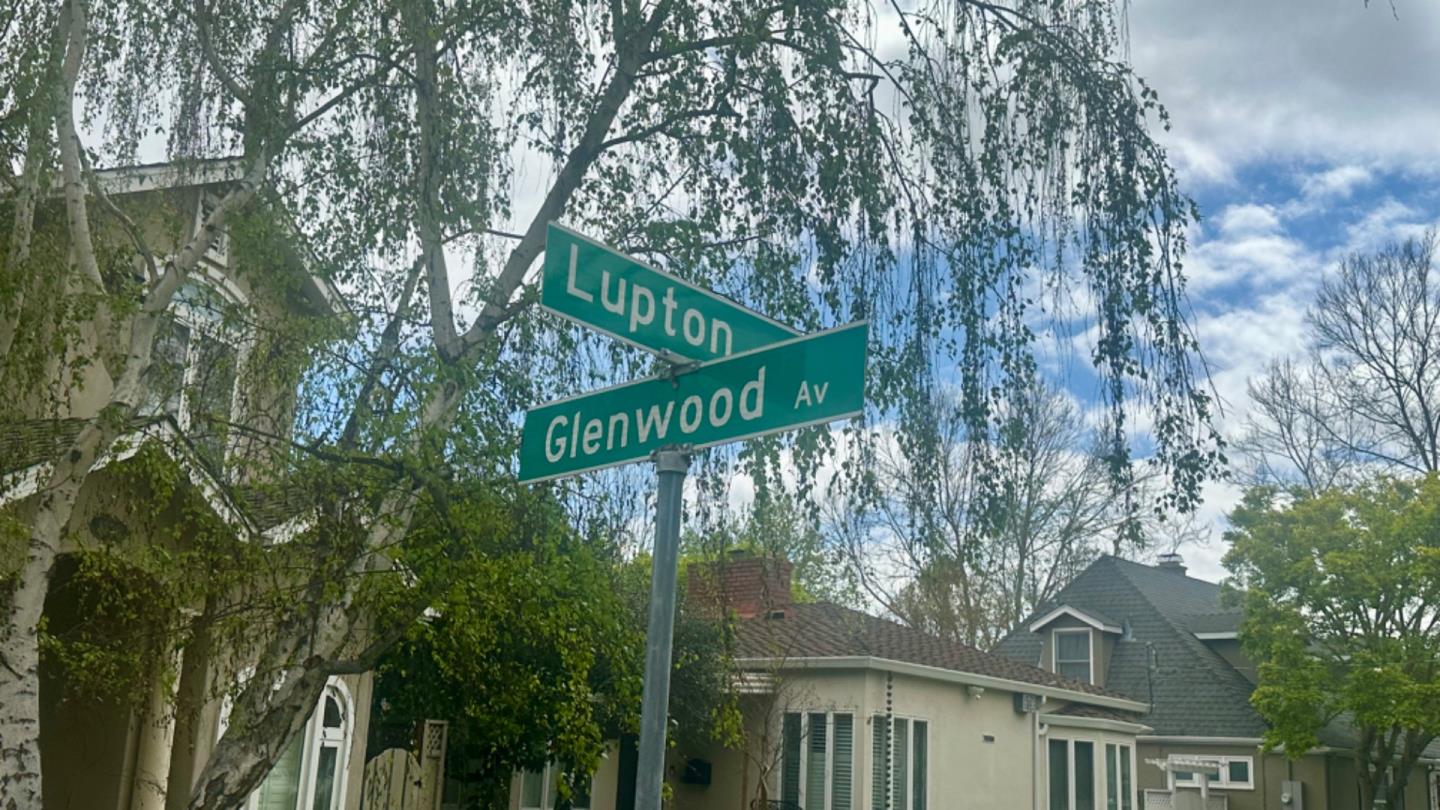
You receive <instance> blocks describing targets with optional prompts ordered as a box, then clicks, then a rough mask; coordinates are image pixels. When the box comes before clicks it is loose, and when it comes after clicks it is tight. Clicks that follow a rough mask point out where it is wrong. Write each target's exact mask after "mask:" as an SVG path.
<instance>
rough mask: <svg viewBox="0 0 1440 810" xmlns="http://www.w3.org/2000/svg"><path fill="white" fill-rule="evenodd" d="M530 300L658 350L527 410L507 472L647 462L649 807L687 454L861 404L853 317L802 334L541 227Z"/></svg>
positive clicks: (865, 331) (660, 748)
mask: <svg viewBox="0 0 1440 810" xmlns="http://www.w3.org/2000/svg"><path fill="white" fill-rule="evenodd" d="M540 302H541V305H542V306H544V307H545V308H546V309H548V310H550V311H551V312H554V313H556V314H558V315H561V316H563V317H566V318H569V319H570V320H573V321H576V322H577V323H580V324H582V325H585V326H587V327H590V328H592V329H596V330H598V331H601V332H604V333H606V334H608V335H611V336H613V337H616V338H619V339H620V340H623V341H625V342H627V343H631V344H633V345H635V346H639V347H640V348H642V349H646V350H647V351H652V352H655V353H656V354H658V355H659V356H660V357H661V358H662V359H664V360H667V361H669V362H671V363H672V364H673V365H672V366H671V368H670V370H669V372H668V373H666V374H663V375H661V376H658V377H651V378H649V379H645V380H638V381H636V382H631V383H626V384H624V385H617V386H614V387H612V388H605V389H601V390H599V391H592V392H590V393H588V394H581V395H579V396H576V397H570V398H568V399H562V400H557V401H555V402H550V403H546V404H544V405H540V406H538V407H535V408H531V409H530V410H529V411H527V412H526V414H525V427H524V431H523V434H522V436H521V441H520V481H521V482H522V483H523V482H533V481H545V480H548V479H552V478H560V477H563V476H567V475H576V474H578V473H582V472H586V471H588V470H597V469H601V468H603V467H613V466H615V465H617V464H628V463H631V462H635V461H641V460H644V459H652V460H654V462H655V470H656V474H657V478H658V479H659V491H658V493H657V498H656V503H655V556H654V563H653V569H652V573H651V577H650V623H649V628H648V631H647V635H646V654H645V685H644V691H643V694H642V697H641V711H640V751H639V761H638V763H637V766H636V785H635V788H636V807H637V810H660V793H661V789H662V787H663V784H664V778H665V723H666V710H667V708H668V706H669V702H670V651H671V643H672V635H673V632H674V623H675V577H676V566H677V555H678V546H679V542H680V506H681V498H682V494H683V490H684V486H685V475H686V472H687V471H688V469H689V467H690V453H691V452H692V451H694V450H698V449H701V448H705V447H711V446H713V445H717V444H724V443H726V442H733V441H739V440H741V439H747V438H752V437H755V436H763V435H766V434H769V433H777V432H779V431H782V430H792V429H794V428H799V427H805V426H807V425H818V424H823V423H825V422H830V421H834V420H836V419H843V418H846V417H850V416H855V415H856V414H859V413H860V412H861V410H862V409H863V408H864V402H865V400H864V393H865V351H866V347H867V345H868V340H869V328H868V326H867V325H866V324H865V323H863V322H861V323H854V324H850V325H849V326H842V327H840V328H838V329H831V330H828V331H825V332H817V333H815V334H813V335H800V334H799V333H797V332H796V331H795V330H793V329H790V328H789V327H787V326H785V325H783V324H781V323H778V322H776V321H773V320H771V319H769V318H767V317H765V316H763V315H760V314H758V313H755V312H752V311H750V310H748V309H746V308H745V307H742V306H741V305H739V304H737V303H735V302H734V301H731V300H729V299H728V298H724V297H722V296H719V295H716V294H715V293H713V292H710V291H709V290H705V289H702V288H700V287H696V286H695V285H693V284H690V283H688V282H685V281H683V280H681V279H679V278H676V277H674V276H672V275H669V274H668V273H663V272H661V271H659V270H656V269H654V268H652V267H650V266H648V265H646V264H644V263H643V262H640V261H637V260H635V259H632V258H630V257H629V256H626V255H624V254H622V253H620V252H618V251H616V250H613V249H611V248H608V247H606V246H604V245H602V244H600V243H598V242H595V241H594V240H591V239H589V238H587V237H585V236H582V235H580V234H578V233H575V232H574V231H571V230H569V229H567V228H564V227H562V226H559V225H556V224H553V223H552V224H551V225H550V230H549V233H548V241H547V243H546V246H545V266H544V273H543V276H542V281H541V291H540Z"/></svg>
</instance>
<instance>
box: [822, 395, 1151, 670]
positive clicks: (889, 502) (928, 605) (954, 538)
mask: <svg viewBox="0 0 1440 810" xmlns="http://www.w3.org/2000/svg"><path fill="white" fill-rule="evenodd" d="M961 408H962V405H961V403H960V401H959V400H958V399H956V398H951V397H940V398H937V400H936V402H935V403H934V404H933V406H932V407H931V409H930V413H931V414H932V415H933V430H934V434H933V436H934V447H935V448H936V449H935V450H934V451H933V452H930V453H927V454H925V455H924V456H922V458H924V459H926V460H927V461H928V462H929V463H928V464H924V465H922V464H920V463H917V462H916V461H915V460H913V458H912V455H913V454H912V453H911V452H908V451H907V450H906V449H905V448H904V446H903V444H901V443H900V442H897V443H895V444H894V445H892V446H890V447H886V448H882V449H881V450H879V451H878V452H877V453H876V455H875V460H874V463H873V465H872V471H873V475H874V478H873V481H872V484H871V490H870V492H871V493H873V495H872V497H871V498H869V499H866V498H864V497H854V498H850V499H847V500H839V501H834V502H832V503H831V504H830V506H829V508H828V509H827V514H828V519H827V522H826V523H827V533H828V534H829V535H830V542H831V543H833V544H835V545H836V546H838V547H840V548H842V549H845V550H846V551H847V552H848V553H847V558H848V560H849V562H850V564H851V566H852V570H853V571H854V572H855V573H856V575H857V576H858V578H859V581H860V584H861V586H862V588H863V590H864V591H865V592H866V593H867V594H868V595H869V596H870V597H871V598H873V599H875V600H877V601H878V602H880V603H881V604H882V605H884V606H885V607H886V609H888V610H889V611H890V612H891V613H893V614H895V616H897V617H898V618H900V619H901V620H903V621H905V622H906V623H907V624H910V625H912V626H914V627H917V628H921V629H924V630H926V631H928V632H931V633H935V634H937V635H940V636H943V637H945V638H953V639H956V640H959V641H964V642H966V643H968V644H972V645H977V646H980V647H989V646H990V645H992V644H994V643H995V642H997V641H999V640H1000V639H1001V638H1002V637H1004V635H1005V633H1007V632H1009V630H1010V629H1011V628H1013V627H1014V626H1016V624H1018V623H1019V622H1020V621H1021V620H1022V619H1024V618H1025V617H1026V616H1027V615H1029V614H1030V612H1031V611H1032V610H1033V609H1034V608H1035V607H1036V606H1037V605H1039V604H1041V603H1043V602H1044V601H1045V600H1046V599H1049V598H1050V597H1051V596H1052V595H1053V594H1055V593H1056V592H1057V591H1059V590H1060V589H1061V588H1062V587H1064V586H1065V585H1066V584H1067V583H1068V582H1069V581H1070V579H1071V578H1072V577H1074V576H1075V574H1077V573H1079V572H1080V570H1081V569H1083V568H1084V567H1085V566H1086V565H1089V564H1090V563H1091V562H1092V561H1093V560H1094V559H1095V558H1096V557H1097V556H1098V555H1100V554H1103V553H1111V554H1133V553H1137V552H1139V551H1140V550H1141V549H1144V548H1146V547H1147V545H1158V544H1161V543H1162V542H1163V541H1162V540H1161V539H1160V537H1162V536H1169V537H1171V539H1172V540H1173V539H1174V526H1175V525H1177V524H1176V523H1175V522H1172V523H1170V524H1162V523H1160V522H1159V521H1158V520H1157V519H1156V515H1155V514H1154V513H1153V512H1151V511H1149V510H1147V509H1146V508H1145V507H1144V505H1143V504H1144V500H1145V497H1146V495H1147V494H1149V493H1151V492H1153V483H1154V482H1153V481H1149V480H1141V481H1139V482H1133V483H1132V484H1131V485H1130V487H1129V488H1128V489H1123V490H1120V491H1119V492H1117V489H1116V487H1115V482H1114V480H1113V478H1112V477H1111V476H1110V474H1109V472H1108V467H1107V465H1108V463H1109V462H1108V460H1107V458H1106V454H1105V451H1106V445H1105V439H1104V435H1103V432H1097V431H1095V430H1092V429H1091V428H1089V427H1087V425H1086V424H1085V421H1084V418H1083V416H1082V414H1081V413H1080V412H1079V409H1078V407H1077V406H1076V405H1075V404H1074V403H1073V402H1072V401H1070V400H1069V399H1067V398H1066V396H1065V395H1064V394H1063V393H1061V392H1059V391H1056V390H1054V389H1051V388H1050V387H1048V386H1047V385H1045V384H1044V383H1041V382H1039V381H1036V382H1035V383H1034V384H1033V386H1032V388H1031V389H1030V392H1029V394H1028V395H1027V397H1026V398H1025V399H1024V400H1022V401H1020V402H1019V403H1017V405H1016V406H1015V407H1014V408H1013V409H1012V410H1010V411H1008V412H1007V418H1006V419H1005V420H1004V421H1003V423H1002V424H1001V425H1000V426H999V427H998V428H996V429H994V430H989V431H984V432H982V433H979V434H976V433H974V432H972V431H971V429H970V426H969V425H968V424H967V422H966V420H965V418H964V416H963V414H962V413H961ZM1147 487H1148V488H1149V489H1147Z"/></svg>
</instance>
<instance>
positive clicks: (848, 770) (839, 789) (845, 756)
mask: <svg viewBox="0 0 1440 810" xmlns="http://www.w3.org/2000/svg"><path fill="white" fill-rule="evenodd" d="M833 748H834V749H835V751H834V754H833V755H832V756H834V761H835V764H834V767H833V769H832V773H831V776H830V810H851V805H852V803H853V800H852V799H851V794H852V793H853V792H854V789H855V786H854V781H855V777H854V772H855V718H854V717H853V716H851V715H848V714H837V715H835V733H834V743H833Z"/></svg>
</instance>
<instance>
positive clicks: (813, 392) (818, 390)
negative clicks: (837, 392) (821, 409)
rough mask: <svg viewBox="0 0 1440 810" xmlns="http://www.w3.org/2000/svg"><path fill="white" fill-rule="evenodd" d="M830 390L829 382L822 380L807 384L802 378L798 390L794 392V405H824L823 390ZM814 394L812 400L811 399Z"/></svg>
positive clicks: (797, 406)
mask: <svg viewBox="0 0 1440 810" xmlns="http://www.w3.org/2000/svg"><path fill="white" fill-rule="evenodd" d="M829 390H830V383H828V382H823V383H820V384H819V385H807V384H806V382H805V381H804V380H801V381H800V391H799V393H797V394H795V407H796V408H799V407H800V406H801V405H824V404H825V392H826V391H829ZM811 396H814V400H811Z"/></svg>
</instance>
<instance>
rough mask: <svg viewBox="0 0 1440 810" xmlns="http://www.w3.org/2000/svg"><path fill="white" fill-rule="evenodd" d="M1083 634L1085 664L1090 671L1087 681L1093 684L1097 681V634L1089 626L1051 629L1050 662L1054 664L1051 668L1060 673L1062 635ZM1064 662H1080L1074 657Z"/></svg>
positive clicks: (1057, 673) (1086, 677)
mask: <svg viewBox="0 0 1440 810" xmlns="http://www.w3.org/2000/svg"><path fill="white" fill-rule="evenodd" d="M1082 634H1083V635H1084V636H1085V665H1086V667H1087V668H1088V672H1089V674H1087V675H1086V676H1085V682H1086V683H1089V684H1093V683H1095V636H1094V635H1093V634H1094V631H1093V630H1091V629H1090V628H1089V627H1064V628H1058V629H1055V630H1051V631H1050V663H1051V664H1052V666H1051V667H1050V669H1051V671H1052V672H1054V673H1055V674H1056V675H1059V674H1060V664H1061V661H1060V636H1062V635H1070V636H1077V635H1082ZM1064 663H1066V664H1078V663H1080V662H1079V661H1077V660H1074V659H1066V660H1065V662H1064ZM1066 677H1068V676H1066Z"/></svg>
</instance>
